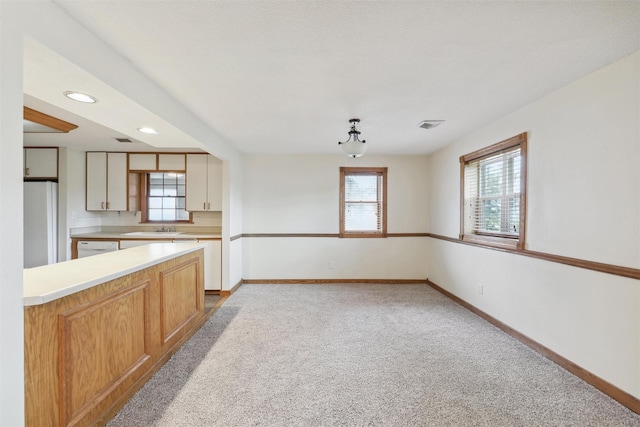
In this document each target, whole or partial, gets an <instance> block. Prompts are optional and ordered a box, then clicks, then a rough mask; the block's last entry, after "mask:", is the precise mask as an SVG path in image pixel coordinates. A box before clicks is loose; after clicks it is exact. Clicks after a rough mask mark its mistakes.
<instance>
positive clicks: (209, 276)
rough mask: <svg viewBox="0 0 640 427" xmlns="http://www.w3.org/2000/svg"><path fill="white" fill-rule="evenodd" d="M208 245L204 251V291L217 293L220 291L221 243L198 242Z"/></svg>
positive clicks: (212, 241)
mask: <svg viewBox="0 0 640 427" xmlns="http://www.w3.org/2000/svg"><path fill="white" fill-rule="evenodd" d="M199 242H202V243H205V242H206V243H209V244H208V245H207V247H206V248H205V250H204V289H205V290H208V291H219V290H221V289H222V241H221V240H199Z"/></svg>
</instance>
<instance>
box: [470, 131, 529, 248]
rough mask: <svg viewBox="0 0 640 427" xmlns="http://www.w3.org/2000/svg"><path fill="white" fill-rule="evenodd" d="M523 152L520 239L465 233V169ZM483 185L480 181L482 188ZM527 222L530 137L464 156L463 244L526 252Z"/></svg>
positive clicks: (507, 140)
mask: <svg viewBox="0 0 640 427" xmlns="http://www.w3.org/2000/svg"><path fill="white" fill-rule="evenodd" d="M517 148H519V149H520V198H519V201H520V212H519V225H518V227H519V230H518V231H519V232H518V236H517V237H516V236H514V237H507V236H504V235H499V234H491V233H488V232H487V233H480V234H477V233H465V215H464V208H465V168H466V166H467V165H468V164H469V163H473V162H478V161H481V160H483V159H487V158H490V157H492V156H496V155H499V154H502V153H505V152H508V151H511V150H514V149H517ZM481 185H482V183H481V182H480V181H478V186H481ZM526 219H527V133H526V132H523V133H521V134H519V135H516V136H513V137H511V138H508V139H505V140H503V141H500V142H498V143H496V144H493V145H490V146H488V147H485V148H482V149H480V150H477V151H474V152H472V153H469V154H465V155H463V156H460V236H459V238H460V240H462V241H465V242H471V243H476V244H480V245H485V246H491V247H498V248H505V249H513V250H524V249H525V237H526Z"/></svg>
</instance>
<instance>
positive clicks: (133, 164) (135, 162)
mask: <svg viewBox="0 0 640 427" xmlns="http://www.w3.org/2000/svg"><path fill="white" fill-rule="evenodd" d="M156 169H157V165H156V155H155V154H139V153H131V154H129V170H130V171H155V170H156Z"/></svg>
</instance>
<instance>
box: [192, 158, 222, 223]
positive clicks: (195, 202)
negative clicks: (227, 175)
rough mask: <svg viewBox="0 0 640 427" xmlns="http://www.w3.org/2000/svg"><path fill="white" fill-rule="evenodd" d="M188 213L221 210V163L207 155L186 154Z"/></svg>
mask: <svg viewBox="0 0 640 427" xmlns="http://www.w3.org/2000/svg"><path fill="white" fill-rule="evenodd" d="M186 196H187V201H186V207H187V210H188V211H191V212H193V211H221V210H222V161H220V160H218V159H216V158H215V157H213V156H211V155H209V154H187V191H186Z"/></svg>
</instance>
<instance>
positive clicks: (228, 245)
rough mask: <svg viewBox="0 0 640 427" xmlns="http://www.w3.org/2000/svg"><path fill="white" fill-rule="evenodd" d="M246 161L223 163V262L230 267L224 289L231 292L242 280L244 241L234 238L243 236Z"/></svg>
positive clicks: (223, 282) (225, 271) (224, 271)
mask: <svg viewBox="0 0 640 427" xmlns="http://www.w3.org/2000/svg"><path fill="white" fill-rule="evenodd" d="M243 171H244V160H243V159H242V160H240V159H237V160H236V161H235V162H229V161H225V162H224V163H223V188H224V190H223V206H224V208H223V209H224V215H223V227H222V231H223V247H222V260H223V261H222V262H223V264H224V265H227V266H229V268H228V269H226V270H223V272H222V289H224V290H229V289H231V288H233V287H234V286H235V285H237V284H238V283H239V282H240V281H241V280H242V261H243V241H242V239H241V238H236V239H234V240H233V241H231V238H232V237H235V236H238V235H240V234H242V230H243V221H242V219H243V209H244V206H243V201H242V193H243V188H244V183H243V176H242V175H243Z"/></svg>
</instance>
